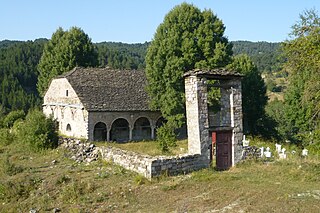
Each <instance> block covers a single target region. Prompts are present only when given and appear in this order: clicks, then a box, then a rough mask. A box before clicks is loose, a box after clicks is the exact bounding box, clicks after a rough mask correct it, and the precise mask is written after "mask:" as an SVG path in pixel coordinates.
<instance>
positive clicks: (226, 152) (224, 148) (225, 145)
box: [216, 131, 232, 170]
mask: <svg viewBox="0 0 320 213" xmlns="http://www.w3.org/2000/svg"><path fill="white" fill-rule="evenodd" d="M216 153H217V154H216V155H217V156H216V163H217V169H219V170H226V169H229V168H230V167H231V166H232V131H219V132H216Z"/></svg>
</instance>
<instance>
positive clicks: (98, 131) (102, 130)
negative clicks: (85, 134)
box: [93, 122, 107, 141]
mask: <svg viewBox="0 0 320 213" xmlns="http://www.w3.org/2000/svg"><path fill="white" fill-rule="evenodd" d="M93 140H94V141H106V140H107V125H106V124H105V123H103V122H98V123H96V125H94V130H93Z"/></svg>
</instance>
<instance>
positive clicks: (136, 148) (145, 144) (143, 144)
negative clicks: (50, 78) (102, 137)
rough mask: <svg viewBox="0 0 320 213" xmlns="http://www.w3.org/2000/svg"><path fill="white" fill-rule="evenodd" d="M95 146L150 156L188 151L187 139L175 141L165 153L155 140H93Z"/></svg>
mask: <svg viewBox="0 0 320 213" xmlns="http://www.w3.org/2000/svg"><path fill="white" fill-rule="evenodd" d="M95 144H96V145H97V146H112V147H117V148H120V149H124V150H128V151H133V152H136V153H140V154H147V155H151V156H158V155H179V154H185V153H187V152H188V140H179V141H177V146H176V147H172V148H170V151H169V152H167V153H163V152H161V150H160V148H159V145H158V142H157V141H139V142H129V143H115V142H95Z"/></svg>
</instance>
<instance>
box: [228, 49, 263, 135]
mask: <svg viewBox="0 0 320 213" xmlns="http://www.w3.org/2000/svg"><path fill="white" fill-rule="evenodd" d="M228 68H229V69H233V70H236V71H237V72H239V73H241V74H243V75H244V77H243V79H242V108H243V125H244V132H245V133H251V134H254V135H257V134H262V135H263V132H262V129H263V128H262V127H263V126H264V123H263V122H264V119H265V109H264V108H265V106H266V104H267V102H268V97H267V96H266V86H265V83H264V81H263V79H262V77H261V75H260V73H259V71H258V69H257V67H256V66H255V64H254V63H253V62H252V61H251V59H250V58H249V56H247V55H237V56H235V57H234V58H233V62H232V63H231V64H230V65H228Z"/></svg>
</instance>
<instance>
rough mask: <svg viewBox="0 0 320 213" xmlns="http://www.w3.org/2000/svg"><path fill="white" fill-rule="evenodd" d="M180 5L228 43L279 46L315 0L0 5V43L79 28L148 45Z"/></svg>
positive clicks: (11, 0) (60, 0)
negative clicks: (216, 27) (214, 21)
mask: <svg viewBox="0 0 320 213" xmlns="http://www.w3.org/2000/svg"><path fill="white" fill-rule="evenodd" d="M182 2H187V3H192V4H193V5H194V6H196V7H198V8H199V9H201V10H204V9H211V10H212V12H213V13H214V14H215V15H217V17H218V18H220V19H221V20H222V22H223V23H224V25H225V26H226V31H225V36H226V37H227V38H228V39H229V40H230V41H237V40H246V41H267V42H281V41H284V40H286V39H290V37H289V33H290V32H291V26H292V25H293V24H295V23H296V22H297V21H298V20H299V14H301V13H303V11H305V10H307V9H316V10H317V11H318V12H319V11H320V0H185V1H183V0H28V1H26V0H0V5H1V7H0V8H1V9H0V11H1V12H0V41H1V40H5V39H8V40H23V41H26V40H34V39H37V38H51V36H52V34H53V33H54V32H55V31H56V30H57V29H58V27H62V28H63V29H64V30H68V29H69V28H70V27H72V26H77V27H80V28H81V29H82V30H83V31H84V32H85V33H87V34H88V35H89V37H90V38H91V39H92V41H93V42H102V41H113V42H123V43H144V42H146V41H151V40H152V38H153V36H154V33H155V32H156V29H157V27H158V26H159V24H161V23H162V22H163V20H164V17H165V15H166V14H167V13H168V12H169V11H170V10H171V9H172V8H173V7H175V6H176V5H179V4H181V3H182Z"/></svg>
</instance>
